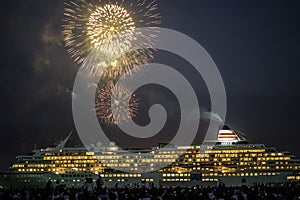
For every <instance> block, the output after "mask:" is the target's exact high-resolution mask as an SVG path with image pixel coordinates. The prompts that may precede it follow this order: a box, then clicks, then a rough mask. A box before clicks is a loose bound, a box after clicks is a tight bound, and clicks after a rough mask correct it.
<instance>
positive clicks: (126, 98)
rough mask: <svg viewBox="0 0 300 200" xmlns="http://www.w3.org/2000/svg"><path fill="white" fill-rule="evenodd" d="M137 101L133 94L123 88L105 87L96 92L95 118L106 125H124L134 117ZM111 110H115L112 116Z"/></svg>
mask: <svg viewBox="0 0 300 200" xmlns="http://www.w3.org/2000/svg"><path fill="white" fill-rule="evenodd" d="M138 101H139V100H138V99H137V98H136V96H135V94H132V92H131V91H130V90H129V89H127V88H126V87H124V86H118V85H117V86H114V85H108V86H105V87H104V88H102V89H101V90H99V91H98V92H97V96H96V105H95V108H96V114H97V117H98V119H99V120H100V121H101V122H103V123H105V124H107V125H114V124H121V123H124V122H126V121H127V120H129V119H130V118H132V117H135V116H136V114H137V111H138V105H139V103H138ZM128 102H129V104H128ZM112 110H115V115H114V116H113V114H112Z"/></svg>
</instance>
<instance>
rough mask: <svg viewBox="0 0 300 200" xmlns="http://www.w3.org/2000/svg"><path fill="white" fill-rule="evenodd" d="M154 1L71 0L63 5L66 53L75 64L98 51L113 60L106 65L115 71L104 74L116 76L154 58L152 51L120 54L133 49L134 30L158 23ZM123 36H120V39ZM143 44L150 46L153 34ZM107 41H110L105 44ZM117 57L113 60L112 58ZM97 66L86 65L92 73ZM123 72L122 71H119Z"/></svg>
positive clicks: (145, 36) (146, 37)
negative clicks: (89, 0) (94, 50)
mask: <svg viewBox="0 0 300 200" xmlns="http://www.w3.org/2000/svg"><path fill="white" fill-rule="evenodd" d="M156 12H157V4H156V0H151V2H147V0H134V1H124V0H117V1H116V2H114V3H111V2H110V1H109V0H96V1H95V3H88V2H87V1H86V0H73V1H71V2H70V3H66V4H65V12H64V15H65V18H64V20H63V24H64V25H63V34H64V40H65V43H66V47H67V48H68V52H69V53H70V54H71V55H72V57H73V59H74V60H75V61H76V62H77V63H78V64H80V63H82V62H84V61H85V58H86V56H87V55H88V54H89V53H90V52H91V50H92V49H97V50H99V51H100V52H101V53H104V54H105V55H106V56H110V57H112V58H114V59H113V61H112V62H109V63H106V65H107V66H109V67H110V68H112V69H114V70H112V72H110V73H108V74H107V75H109V74H110V75H111V76H112V78H114V76H117V75H119V73H118V72H117V71H118V69H119V70H120V71H122V70H123V71H128V70H129V69H132V68H134V67H135V66H138V65H140V64H143V63H148V61H149V60H151V59H152V58H153V56H152V54H153V50H151V49H149V50H134V51H132V52H129V53H126V54H125V55H122V54H121V53H120V52H124V51H127V50H129V49H130V48H132V44H133V41H135V40H136V38H137V37H136V35H135V34H138V33H135V32H134V30H135V29H136V27H146V26H148V27H150V26H156V25H158V24H160V15H159V14H158V13H156ZM119 34H122V37H119V36H120V35H119ZM142 37H143V38H145V41H148V42H147V43H149V44H151V41H153V39H154V38H155V35H152V34H151V35H143V36H142ZM107 41H109V42H107ZM115 58H116V59H115ZM96 66H97V64H92V66H89V67H90V68H92V69H89V70H92V71H94V72H96V71H97V70H95V69H94V68H96ZM121 73H122V72H121Z"/></svg>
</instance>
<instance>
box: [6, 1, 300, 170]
mask: <svg viewBox="0 0 300 200" xmlns="http://www.w3.org/2000/svg"><path fill="white" fill-rule="evenodd" d="M187 2H188V3H187ZM158 3H159V11H160V13H161V15H162V25H161V26H162V27H166V28H170V29H174V30H177V31H180V32H182V33H185V34H187V35H189V36H190V37H192V38H194V39H195V40H196V41H198V42H199V43H200V44H201V45H202V46H203V47H204V48H205V49H206V50H207V51H208V53H209V54H210V55H211V57H212V58H213V59H214V61H215V63H216V64H217V66H218V68H219V70H220V72H221V74H222V77H223V80H224V84H225V87H226V92H227V100H228V105H227V118H226V124H228V125H229V126H231V127H232V128H234V129H237V130H240V131H242V132H243V133H246V135H247V138H248V140H249V141H251V142H261V143H264V144H266V145H267V146H269V147H276V148H278V149H279V150H288V151H290V152H292V153H293V154H296V155H298V156H300V149H299V148H298V147H299V141H300V135H299V126H298V124H299V122H300V117H299V114H298V112H299V111H300V106H299V102H300V91H299V85H300V78H299V73H300V70H299V67H300V55H299V53H300V14H299V9H300V2H299V1H297V0H295V1H277V0H272V1H262V0H257V1H240V0H236V1H215V0H205V1H204V0H191V1H182V0H158ZM63 6H64V5H63V1H62V0H61V1H58V0H56V1H54V0H18V1H17V0H9V1H8V0H7V1H1V2H0V18H1V19H0V23H1V25H0V26H1V32H0V40H1V43H0V44H1V53H0V56H1V64H0V66H1V67H0V70H1V73H0V74H1V79H0V85H1V104H0V105H1V108H2V109H1V121H0V128H1V138H2V139H1V140H0V158H1V159H0V169H1V170H5V169H6V168H7V167H8V166H9V165H10V164H11V163H12V162H13V161H14V159H15V156H16V155H18V154H27V153H29V152H30V151H31V150H32V149H33V148H34V146H35V144H37V147H46V146H49V145H52V144H53V142H54V141H55V140H56V139H59V138H62V137H65V136H66V135H67V133H68V132H69V131H70V130H72V129H75V127H74V123H73V117H72V109H71V102H72V101H71V93H72V87H73V82H74V79H75V76H76V72H77V70H78V68H79V66H78V65H77V64H75V63H74V62H73V61H72V59H71V58H70V55H69V54H68V53H67V50H66V48H65V47H64V43H63V41H62V28H61V19H62V17H63ZM71 140H72V141H73V142H74V143H76V140H78V138H77V136H76V134H74V136H73V137H72V139H71ZM72 141H71V142H72Z"/></svg>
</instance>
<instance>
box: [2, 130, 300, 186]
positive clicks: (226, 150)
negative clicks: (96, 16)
mask: <svg viewBox="0 0 300 200" xmlns="http://www.w3.org/2000/svg"><path fill="white" fill-rule="evenodd" d="M70 136H71V134H69V135H68V136H67V137H66V138H65V139H64V140H62V141H61V142H60V143H59V144H57V145H56V146H55V147H53V148H45V149H34V150H33V151H32V153H31V154H29V155H19V156H17V157H16V161H15V162H14V163H13V165H12V166H11V167H10V168H9V169H8V171H6V172H1V173H0V187H4V188H9V187H14V188H23V187H39V188H43V187H45V185H46V183H47V182H48V181H49V180H51V181H52V182H57V183H59V184H60V185H64V186H65V187H80V186H82V185H83V184H84V182H85V181H86V180H87V179H89V180H93V181H94V182H95V181H96V179H97V178H101V179H102V180H103V182H104V185H105V186H107V187H113V186H115V185H116V184H118V186H119V187H123V186H127V187H130V186H137V185H144V186H146V185H155V186H178V185H179V186H195V185H215V184H218V183H220V182H222V183H224V184H225V185H228V186H229V185H231V186H236V185H242V184H244V185H252V184H253V183H267V182H285V181H300V160H299V159H297V158H296V157H295V156H294V155H292V154H290V153H289V152H280V151H277V150H276V149H275V148H267V147H266V146H265V145H264V144H250V143H248V142H247V140H246V139H245V138H244V137H242V136H241V135H240V134H238V132H236V131H234V130H232V129H230V128H229V127H227V126H224V127H223V128H222V129H220V130H219V133H218V136H217V138H216V140H215V141H206V142H205V143H204V144H203V146H205V148H201V146H200V145H191V146H171V147H169V146H168V147H167V148H161V145H160V146H158V147H153V148H151V149H135V150H133V152H134V153H132V154H129V155H128V154H127V153H126V152H127V151H125V150H121V149H119V148H118V147H117V146H116V145H115V144H114V143H111V144H110V145H108V146H107V147H104V146H102V145H101V144H100V143H97V144H96V145H93V146H91V147H66V143H67V142H68V140H69V138H70ZM149 171H151V172H149Z"/></svg>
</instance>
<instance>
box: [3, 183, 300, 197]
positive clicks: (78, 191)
mask: <svg viewBox="0 0 300 200" xmlns="http://www.w3.org/2000/svg"><path fill="white" fill-rule="evenodd" d="M0 199H22V200H23V199H24V200H27V199H32V200H73V199H74V200H82V199H87V200H196V199H200V200H201V199H203V200H227V199H228V200H252V199H253V200H273V199H274V200H296V199H300V187H299V185H297V184H295V183H283V184H255V185H253V186H241V187H226V186H225V185H224V184H219V185H218V186H215V187H201V186H195V187H154V186H153V185H149V187H145V186H140V187H139V186H136V187H124V188H119V187H118V185H116V186H115V187H114V188H107V187H105V186H104V185H102V184H95V185H94V183H93V182H91V181H88V180H87V181H86V182H85V184H84V185H83V186H82V187H81V188H65V187H63V186H61V185H59V184H56V185H55V184H52V183H51V181H49V182H48V183H47V185H46V187H45V188H43V189H35V188H31V189H25V188H24V189H8V190H4V189H2V190H1V191H0Z"/></svg>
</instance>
